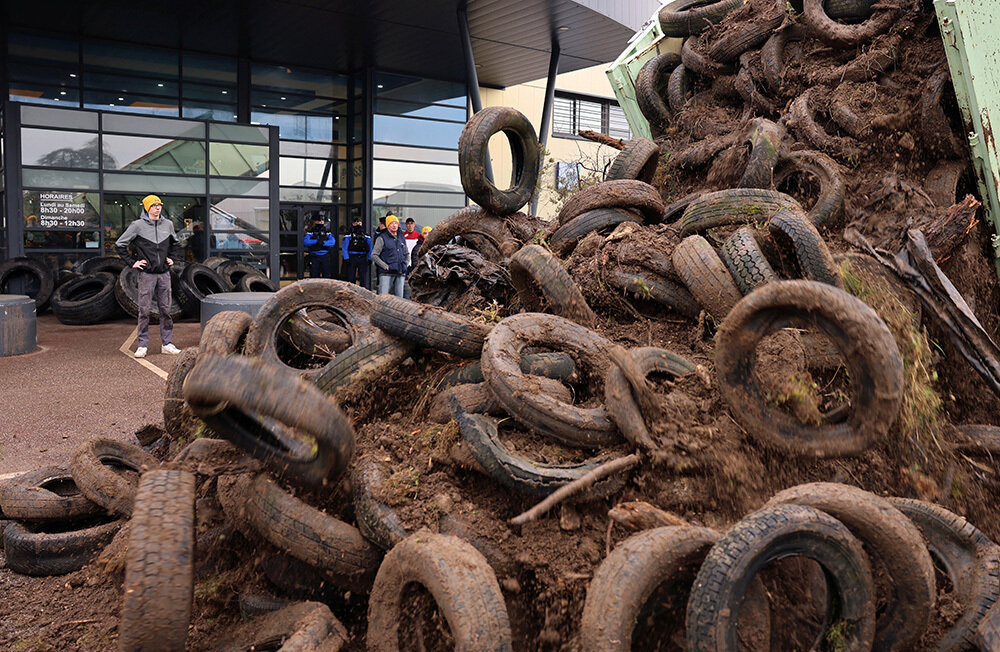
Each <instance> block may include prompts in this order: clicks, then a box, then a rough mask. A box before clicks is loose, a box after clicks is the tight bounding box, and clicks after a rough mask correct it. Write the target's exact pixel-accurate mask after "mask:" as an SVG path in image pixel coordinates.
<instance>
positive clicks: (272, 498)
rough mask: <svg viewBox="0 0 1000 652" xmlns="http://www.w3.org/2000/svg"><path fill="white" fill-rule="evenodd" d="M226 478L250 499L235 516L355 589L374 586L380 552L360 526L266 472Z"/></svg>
mask: <svg viewBox="0 0 1000 652" xmlns="http://www.w3.org/2000/svg"><path fill="white" fill-rule="evenodd" d="M225 482H230V483H231V488H230V489H228V490H229V491H232V492H233V493H235V494H236V495H241V496H244V497H245V499H244V501H242V502H241V503H240V504H238V505H237V506H236V509H237V514H236V515H235V518H237V519H240V520H242V521H243V522H245V523H248V524H249V525H251V526H252V527H253V528H254V529H255V530H256V531H257V532H258V533H260V534H261V535H262V536H263V537H264V538H265V539H267V540H268V541H270V542H271V543H273V544H274V545H276V546H277V547H278V548H280V549H281V550H282V551H283V552H286V553H288V554H289V555H291V556H292V557H295V558H296V559H298V560H300V561H304V562H305V563H307V564H309V565H311V566H314V567H316V568H320V569H323V570H324V571H326V573H325V574H326V575H327V576H328V577H329V579H330V580H331V581H336V583H337V584H338V586H343V587H344V588H347V589H350V590H352V591H367V590H368V589H369V588H370V587H371V583H372V579H373V578H374V577H375V572H376V571H377V569H378V565H379V558H380V557H381V553H380V551H379V550H378V548H376V547H375V546H373V545H372V544H371V543H369V542H368V540H367V539H365V538H364V537H363V536H362V535H361V532H360V531H358V528H356V527H353V526H351V525H348V524H347V523H345V522H343V521H341V520H339V519H336V518H334V517H332V516H330V515H328V514H326V513H324V512H322V511H320V510H318V509H316V508H315V507H312V506H310V505H308V504H306V503H305V502H303V501H301V500H299V499H298V498H295V497H294V496H292V495H291V494H289V493H288V492H286V491H285V490H283V489H282V488H281V487H279V486H278V485H277V484H276V483H275V482H274V481H272V480H271V479H269V478H268V477H267V476H266V475H264V474H258V475H256V476H254V477H252V478H251V477H249V476H227V479H226V480H225V481H224V483H225ZM225 490H226V489H224V491H225ZM227 514H228V512H227Z"/></svg>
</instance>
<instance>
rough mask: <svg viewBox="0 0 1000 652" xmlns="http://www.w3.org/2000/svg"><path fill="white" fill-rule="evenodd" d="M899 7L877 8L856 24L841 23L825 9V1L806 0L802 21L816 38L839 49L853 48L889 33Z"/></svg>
mask: <svg viewBox="0 0 1000 652" xmlns="http://www.w3.org/2000/svg"><path fill="white" fill-rule="evenodd" d="M901 9H902V5H900V6H899V7H898V8H886V9H877V10H875V11H874V12H872V14H871V15H870V16H869V17H868V18H866V19H865V20H864V21H862V22H860V23H858V24H856V25H847V24H844V23H838V22H837V21H835V20H834V19H833V18H831V17H830V16H829V15H828V14H827V13H826V11H825V9H824V8H823V0H803V3H802V18H801V20H802V24H803V25H804V26H805V27H806V29H807V30H809V32H810V33H812V34H813V35H814V36H815V37H816V38H818V39H820V40H821V41H823V42H825V43H828V44H830V45H832V46H835V47H838V48H845V49H846V48H851V47H855V46H859V45H863V44H867V43H869V42H870V41H871V40H872V39H874V38H875V37H876V36H878V35H879V34H882V33H884V32H886V31H887V30H888V29H889V28H890V27H892V25H893V24H894V23H895V22H896V20H897V18H898V17H899V13H900V11H901Z"/></svg>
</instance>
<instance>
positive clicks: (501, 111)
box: [458, 106, 540, 215]
mask: <svg viewBox="0 0 1000 652" xmlns="http://www.w3.org/2000/svg"><path fill="white" fill-rule="evenodd" d="M501 131H502V132H503V133H504V135H506V136H507V139H508V140H509V141H510V152H511V158H512V161H513V163H512V172H511V182H510V189H509V190H500V189H499V188H497V187H496V186H495V185H494V184H493V182H492V181H490V180H489V179H488V178H487V177H486V160H487V157H488V156H489V149H488V146H489V142H490V136H492V135H493V134H496V133H498V132H501ZM539 151H540V150H539V145H538V136H537V135H536V134H535V128H534V127H532V126H531V122H529V121H528V119H527V118H526V117H524V115H523V114H522V113H521V112H520V111H517V110H516V109H512V108H510V107H503V106H491V107H486V108H483V109H481V110H480V111H479V112H478V113H476V114H475V115H474V116H472V118H470V119H469V121H468V122H467V123H466V124H465V128H464V129H463V130H462V135H461V136H459V138H458V167H459V171H460V172H461V176H462V188H464V189H465V194H467V195H468V196H469V198H470V199H471V200H472V201H474V202H476V203H477V204H479V205H480V206H482V207H483V208H485V209H486V210H487V211H490V212H493V213H496V214H497V215H507V214H509V213H514V212H516V211H517V210H518V209H520V208H521V207H522V206H524V205H525V204H527V203H528V200H530V199H531V194H532V193H533V192H534V191H535V183H536V182H537V181H538V165H539Z"/></svg>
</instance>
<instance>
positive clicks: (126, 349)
mask: <svg viewBox="0 0 1000 652" xmlns="http://www.w3.org/2000/svg"><path fill="white" fill-rule="evenodd" d="M137 337H139V327H138V326H136V327H135V329H134V330H133V331H132V334H131V335H129V336H128V339H127V340H125V343H124V344H122V345H121V348H119V349H118V350H119V351H121V352H122V353H124V354H125V355H127V356H128V357H129V358H130V359H132V360H135V361H136V362H138V363H139V364H141V365H142V366H143V367H145V368H146V369H149V370H150V371H152V372H153V373H154V374H156V375H157V376H159V377H160V378H162V379H163V380H166V379H167V375H168V374H167V372H166V371H164V370H163V369H160V368H159V367H157V366H156V365H155V364H153V363H152V362H150V361H149V360H146V359H145V358H137V357H135V356H134V355H132V352H131V351H130V350H129V349H130V348H131V346H132V342H135V340H136V338H137Z"/></svg>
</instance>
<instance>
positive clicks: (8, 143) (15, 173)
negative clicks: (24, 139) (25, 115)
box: [3, 101, 24, 258]
mask: <svg viewBox="0 0 1000 652" xmlns="http://www.w3.org/2000/svg"><path fill="white" fill-rule="evenodd" d="M3 115H4V125H3V127H4V148H3V151H4V157H5V160H4V170H3V173H4V186H5V188H4V191H5V192H4V197H5V199H6V201H7V257H8V258H16V257H18V256H23V255H24V209H23V206H24V201H23V198H22V194H21V105H20V104H14V103H13V102H9V101H8V102H7V103H6V104H5V105H4V111H3Z"/></svg>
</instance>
